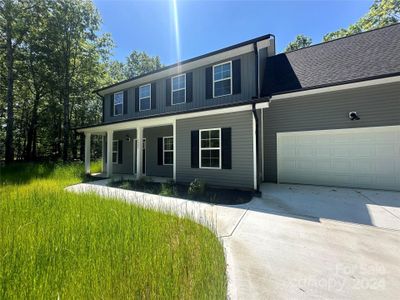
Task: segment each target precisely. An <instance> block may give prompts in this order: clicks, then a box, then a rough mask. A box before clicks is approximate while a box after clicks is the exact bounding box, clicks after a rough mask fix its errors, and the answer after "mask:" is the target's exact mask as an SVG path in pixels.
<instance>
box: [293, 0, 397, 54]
mask: <svg viewBox="0 0 400 300" xmlns="http://www.w3.org/2000/svg"><path fill="white" fill-rule="evenodd" d="M399 20H400V0H374V2H373V4H372V5H371V7H370V9H369V11H368V12H367V13H366V14H365V15H364V16H362V17H361V18H360V19H359V20H358V21H357V22H355V23H354V24H351V25H350V26H349V27H348V28H341V29H339V30H337V31H334V32H330V33H327V34H325V35H324V37H323V41H324V42H328V41H331V40H335V39H338V38H341V37H346V36H349V35H353V34H356V33H360V32H364V31H368V30H372V29H377V28H380V27H384V26H388V25H391V24H395V23H398V22H399ZM311 45H312V39H311V38H310V37H308V36H306V35H304V34H299V35H298V36H296V38H295V40H294V41H292V42H290V43H289V44H288V45H287V46H286V49H285V52H288V51H293V50H297V49H301V48H304V47H308V46H311Z"/></svg>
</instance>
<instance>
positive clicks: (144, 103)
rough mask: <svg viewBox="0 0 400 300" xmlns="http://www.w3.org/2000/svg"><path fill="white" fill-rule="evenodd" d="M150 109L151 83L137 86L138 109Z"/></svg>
mask: <svg viewBox="0 0 400 300" xmlns="http://www.w3.org/2000/svg"><path fill="white" fill-rule="evenodd" d="M149 109H151V84H146V85H142V86H141V87H139V111H143V110H149Z"/></svg>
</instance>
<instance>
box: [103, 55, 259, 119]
mask: <svg viewBox="0 0 400 300" xmlns="http://www.w3.org/2000/svg"><path fill="white" fill-rule="evenodd" d="M237 58H240V65H241V68H240V70H241V93H240V94H235V95H229V96H223V97H218V98H214V99H206V83H205V80H206V68H207V67H209V66H212V65H205V66H203V67H201V68H197V69H193V70H190V71H188V72H192V73H193V101H192V102H189V103H183V104H177V105H171V106H166V79H167V78H168V77H166V78H163V79H160V80H156V81H155V82H156V108H155V109H152V110H147V111H142V112H135V88H134V87H133V88H129V89H128V113H127V114H125V115H120V116H116V117H113V116H111V115H110V108H111V104H110V101H111V95H106V96H105V98H104V103H105V107H104V112H105V116H104V121H105V122H106V123H107V122H115V121H121V120H125V119H132V118H140V117H145V116H150V115H157V114H161V113H169V112H181V111H185V110H191V109H198V108H204V107H212V106H218V105H223V104H230V103H235V102H239V101H245V100H250V99H251V98H252V97H253V96H256V79H255V54H254V53H252V52H250V53H246V54H243V55H240V56H237V57H232V58H227V59H226V60H222V61H220V62H217V63H215V64H218V63H221V62H224V61H230V60H235V59H237ZM148 83H152V82H148ZM152 101H154V99H152Z"/></svg>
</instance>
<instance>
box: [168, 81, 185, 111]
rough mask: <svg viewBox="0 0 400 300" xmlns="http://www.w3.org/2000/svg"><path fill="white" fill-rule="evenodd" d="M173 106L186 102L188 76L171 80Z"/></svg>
mask: <svg viewBox="0 0 400 300" xmlns="http://www.w3.org/2000/svg"><path fill="white" fill-rule="evenodd" d="M171 85H172V88H171V93H172V97H171V98H172V104H180V103H185V102H186V74H182V75H178V76H175V77H172V79H171Z"/></svg>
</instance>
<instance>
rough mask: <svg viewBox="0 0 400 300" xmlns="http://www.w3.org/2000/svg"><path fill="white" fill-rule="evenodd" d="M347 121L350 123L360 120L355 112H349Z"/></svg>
mask: <svg viewBox="0 0 400 300" xmlns="http://www.w3.org/2000/svg"><path fill="white" fill-rule="evenodd" d="M349 119H350V120H352V121H357V120H360V117H359V116H358V114H357V112H356V111H351V112H349Z"/></svg>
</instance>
